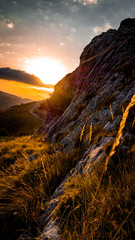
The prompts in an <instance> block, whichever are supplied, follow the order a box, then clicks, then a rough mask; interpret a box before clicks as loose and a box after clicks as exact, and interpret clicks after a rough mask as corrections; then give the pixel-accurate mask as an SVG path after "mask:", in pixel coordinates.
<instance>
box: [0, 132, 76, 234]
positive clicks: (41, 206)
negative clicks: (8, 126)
mask: <svg viewBox="0 0 135 240" xmlns="http://www.w3.org/2000/svg"><path fill="white" fill-rule="evenodd" d="M5 140H6V141H4V140H1V144H0V169H1V171H0V225H1V230H0V231H1V232H0V239H17V236H19V234H20V233H22V232H23V230H22V229H27V228H28V227H29V226H31V229H32V232H33V234H35V235H36V234H37V233H38V224H39V217H40V215H41V213H42V212H43V211H44V210H45V208H46V202H47V201H48V200H49V199H50V198H51V195H52V193H53V192H54V190H55V189H56V187H57V186H58V185H59V184H60V182H61V181H62V179H63V178H64V177H65V176H66V174H67V173H68V172H69V171H70V169H71V168H72V167H74V165H75V164H76V152H74V153H71V154H66V153H63V154H62V153H60V152H59V151H58V150H55V147H54V146H52V145H49V144H48V143H46V142H45V141H44V139H43V138H31V136H27V137H18V138H14V139H10V138H7V139H5ZM36 154H38V155H36ZM30 155H32V156H33V155H36V159H35V160H29V157H28V156H30Z"/></svg>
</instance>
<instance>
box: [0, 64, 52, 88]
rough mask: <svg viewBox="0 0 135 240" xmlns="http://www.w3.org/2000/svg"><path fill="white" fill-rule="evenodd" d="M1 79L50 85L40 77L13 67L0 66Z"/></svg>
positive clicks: (43, 85) (42, 85)
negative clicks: (44, 82)
mask: <svg viewBox="0 0 135 240" xmlns="http://www.w3.org/2000/svg"><path fill="white" fill-rule="evenodd" d="M0 79H5V80H9V81H16V82H22V83H26V84H31V85H36V86H40V87H45V86H46V87H49V85H45V84H43V83H42V82H41V80H40V79H39V78H38V77H36V76H34V75H32V74H29V73H26V72H25V71H20V70H15V69H11V68H0Z"/></svg>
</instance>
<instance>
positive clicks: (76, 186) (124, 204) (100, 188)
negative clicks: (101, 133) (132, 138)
mask: <svg viewBox="0 0 135 240" xmlns="http://www.w3.org/2000/svg"><path fill="white" fill-rule="evenodd" d="M134 105H135V95H134V96H133V98H132V99H131V102H130V103H129V105H128V106H127V108H126V110H125V112H124V113H123V117H122V120H121V123H120V128H119V131H118V133H117V136H116V139H115V141H114V144H113V146H112V148H111V151H110V153H109V155H108V157H107V159H106V161H105V162H104V164H103V163H101V164H100V165H98V166H97V165H96V166H95V168H94V169H93V171H94V174H92V175H77V176H76V177H75V178H73V179H70V181H69V182H68V183H67V185H66V189H65V193H64V195H63V196H61V197H60V200H59V204H58V206H57V208H56V210H55V213H54V218H55V217H59V224H60V225H61V227H62V233H61V240H70V239H72V240H93V239H96V240H99V239H108V240H112V239H113V240H114V239H121V240H123V239H124V240H126V239H130V240H133V239H134V238H135V224H134V222H135V215H134V210H135V146H134V145H132V144H133V142H130V143H128V147H129V148H128V151H127V152H125V151H124V148H123V147H122V145H121V144H120V139H121V137H122V132H123V129H124V128H125V126H126V121H127V119H128V115H129V111H130V110H131V108H132V107H133V106H134ZM130 125H131V129H130V130H131V131H133V126H134V120H133V123H132V124H130ZM127 127H128V126H127ZM128 130H129V129H128ZM125 144H127V142H126V140H125ZM123 145H124V140H123Z"/></svg>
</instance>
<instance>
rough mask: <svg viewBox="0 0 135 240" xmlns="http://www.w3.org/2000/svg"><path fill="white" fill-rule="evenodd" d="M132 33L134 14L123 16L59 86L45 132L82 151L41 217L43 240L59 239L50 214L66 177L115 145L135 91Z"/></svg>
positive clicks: (87, 168)
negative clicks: (59, 100)
mask: <svg viewBox="0 0 135 240" xmlns="http://www.w3.org/2000/svg"><path fill="white" fill-rule="evenodd" d="M134 36H135V19H125V20H124V21H122V22H121V24H120V27H119V28H118V30H108V31H107V32H105V33H102V34H100V35H99V36H96V37H95V38H94V39H93V40H92V41H91V42H90V43H89V44H88V45H87V46H86V47H85V48H84V50H83V52H82V54H81V56H80V65H79V67H78V68H77V69H76V70H75V71H74V72H73V73H70V74H68V75H67V76H66V77H65V78H63V79H62V80H61V81H60V82H59V83H58V84H57V85H56V87H55V91H54V93H53V95H52V97H51V99H50V100H49V101H50V108H48V112H47V116H46V121H45V124H44V126H43V127H42V132H44V135H45V138H47V139H48V140H49V141H50V142H52V143H59V144H60V145H61V146H62V151H66V152H70V151H71V150H73V149H74V148H76V147H80V149H81V150H82V154H80V156H79V157H80V158H79V159H78V160H79V161H78V163H77V165H76V167H75V168H74V169H71V171H70V173H69V175H68V176H67V177H66V178H65V179H64V180H63V182H62V183H61V185H60V186H59V187H58V189H56V190H55V192H54V194H53V196H52V200H51V201H50V202H49V203H48V207H47V210H46V212H45V213H44V214H43V215H42V216H41V224H40V228H41V231H42V234H41V235H40V236H39V239H58V238H59V237H58V233H59V229H58V224H56V222H55V221H53V220H52V219H51V217H52V215H53V211H54V209H55V208H56V207H57V204H58V201H59V196H60V195H61V194H62V193H63V191H64V186H65V183H66V182H67V181H68V179H69V178H68V177H69V176H70V177H74V176H75V175H76V174H78V173H80V174H83V173H87V172H89V173H92V168H93V166H94V165H95V164H97V163H99V162H101V161H103V160H104V159H105V158H106V156H107V154H108V149H110V147H111V146H112V144H113V141H114V139H115V137H116V134H117V131H118V128H119V124H120V121H121V119H122V115H123V112H124V110H125V108H126V107H127V105H128V104H129V102H130V100H131V98H132V96H133V95H134V94H135V38H134ZM62 91H64V94H65V102H66V103H65V105H64V106H66V107H64V110H63V112H62V111H61V109H62V106H63V102H62V103H61V104H62V105H60V103H59V105H58V107H59V108H58V109H57V111H54V112H53V111H52V108H51V103H52V102H55V100H56V102H57V99H58V97H59V96H60V94H61V92H62ZM67 99H68V101H67ZM63 101H64V98H63ZM49 109H50V110H49ZM59 110H60V111H59ZM45 111H46V109H45ZM133 117H134V116H133V113H132V118H133ZM40 130H41V129H40ZM124 134H125V135H124V137H125V138H127V139H131V138H132V139H134V135H133V133H132V134H129V133H128V132H126V133H124ZM80 136H81V137H80ZM126 148H127V146H123V149H126ZM123 151H125V150H123ZM57 223H58V220H57Z"/></svg>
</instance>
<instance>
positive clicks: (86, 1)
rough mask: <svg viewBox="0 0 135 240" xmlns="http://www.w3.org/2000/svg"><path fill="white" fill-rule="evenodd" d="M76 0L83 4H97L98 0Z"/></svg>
mask: <svg viewBox="0 0 135 240" xmlns="http://www.w3.org/2000/svg"><path fill="white" fill-rule="evenodd" d="M74 2H77V1H76V0H74ZM78 2H79V3H81V4H83V5H87V4H97V2H98V0H78Z"/></svg>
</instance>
